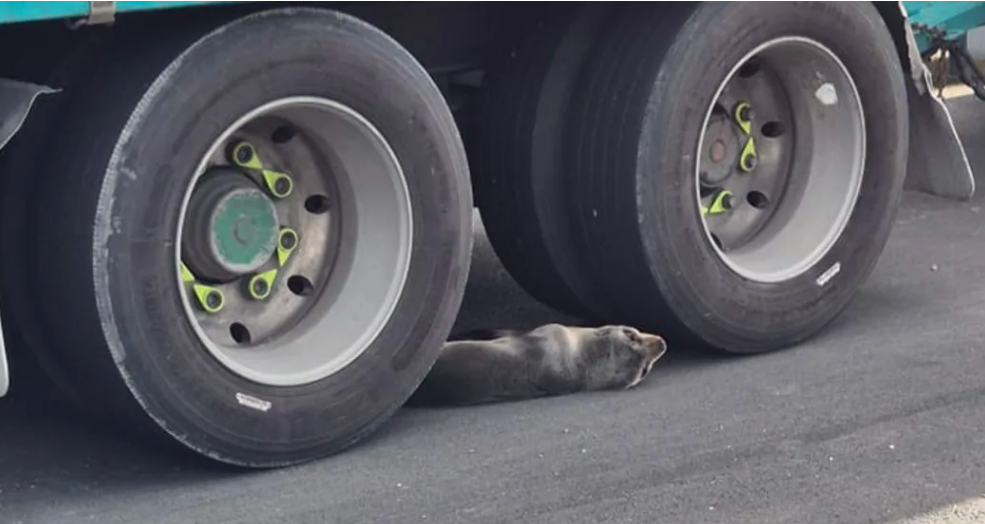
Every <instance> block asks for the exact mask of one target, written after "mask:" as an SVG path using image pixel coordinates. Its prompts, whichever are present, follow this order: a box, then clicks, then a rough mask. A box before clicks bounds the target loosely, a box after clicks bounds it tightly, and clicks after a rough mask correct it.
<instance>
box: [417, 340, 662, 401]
mask: <svg viewBox="0 0 985 524" xmlns="http://www.w3.org/2000/svg"><path fill="white" fill-rule="evenodd" d="M469 335H470V336H472V337H475V338H468V339H459V340H449V341H448V342H447V343H445V345H444V347H443V348H442V351H441V353H440V355H439V357H438V360H437V362H436V363H435V365H434V367H433V368H432V369H431V371H430V373H428V375H427V377H426V378H425V379H424V382H423V383H422V384H421V386H420V387H419V388H418V389H417V391H415V393H414V395H413V396H412V397H411V399H410V400H409V401H408V403H407V404H408V405H410V406H434V405H466V404H481V403H488V402H501V401H508V400H522V399H530V398H536V397H547V396H556V395H566V394H571V393H578V392H584V391H602V390H621V389H629V388H632V387H634V386H636V385H637V384H639V383H640V381H642V380H643V379H644V378H646V376H647V375H648V374H649V373H650V370H651V369H652V368H653V364H654V363H655V362H656V361H657V360H658V359H660V357H662V356H663V355H664V353H665V352H666V350H667V344H666V342H664V340H663V338H661V337H660V336H657V335H650V334H644V333H640V332H639V331H638V330H636V329H634V328H631V327H627V326H602V327H598V328H585V327H568V326H563V325H560V324H547V325H545V326H541V327H539V328H537V329H534V330H532V331H529V332H517V331H485V332H472V333H471V334H469ZM458 338H461V336H460V337H458Z"/></svg>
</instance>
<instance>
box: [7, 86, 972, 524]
mask: <svg viewBox="0 0 985 524" xmlns="http://www.w3.org/2000/svg"><path fill="white" fill-rule="evenodd" d="M951 105H952V107H953V110H954V112H955V119H956V121H957V122H958V125H959V129H960V130H961V133H962V135H963V138H964V139H965V140H966V143H967V144H968V145H969V148H970V150H969V154H970V156H971V159H972V162H973V164H974V165H975V166H976V167H977V168H978V169H980V170H983V172H985V148H981V147H979V149H977V150H976V149H975V146H976V145H981V144H985V123H983V122H982V121H980V120H978V119H979V118H982V117H985V104H982V103H980V102H977V101H975V100H973V99H971V98H965V99H961V100H957V101H954V102H952V104H951ZM980 195H982V193H980ZM983 202H985V196H979V197H976V199H975V200H974V201H973V202H971V203H967V204H960V203H954V202H950V201H945V200H942V199H939V198H935V197H931V196H928V195H923V194H907V195H906V198H905V206H904V209H903V210H902V211H901V213H900V216H899V221H898V225H897V227H896V229H895V231H894V233H893V236H892V239H891V241H890V244H889V246H888V248H887V250H886V252H885V254H884V256H883V257H882V260H881V262H880V264H879V267H878V268H877V270H876V272H875V274H874V275H873V277H872V278H871V279H870V281H869V282H868V284H867V285H866V286H865V288H864V289H863V290H862V292H861V293H860V295H859V296H858V298H857V299H856V300H855V301H854V302H853V304H852V305H851V307H850V308H849V310H848V311H847V312H846V314H844V315H843V316H842V317H841V318H840V319H839V320H838V321H837V322H835V323H834V324H833V325H831V326H830V328H829V329H827V330H826V331H825V332H824V333H823V334H821V335H820V336H819V337H817V338H816V339H814V340H812V341H811V342H809V343H806V344H803V345H802V346H799V347H797V348H794V349H791V350H788V351H783V352H780V353H773V354H769V355H762V356H756V357H747V358H711V357H707V356H703V357H694V356H689V355H688V352H687V351H686V348H671V350H670V353H669V356H668V357H667V358H666V360H665V361H662V362H661V364H660V365H658V366H657V368H656V369H655V370H654V374H653V375H651V377H650V378H649V379H648V380H647V382H645V383H644V384H643V385H642V386H641V387H639V388H638V389H636V390H634V391H630V392H620V393H602V394H590V395H574V396H570V397H564V398H557V399H548V400H538V401H530V402H521V403H512V404H500V405H493V406H487V407H481V408H462V409H447V410H418V411H412V410H404V411H402V412H401V413H400V414H398V416H397V417H396V418H395V419H393V421H392V422H391V423H389V424H387V425H386V427H385V428H384V429H383V431H381V432H380V433H379V434H377V435H376V436H375V437H373V438H371V439H370V440H368V441H366V442H364V443H363V444H362V445H360V446H358V447H356V448H354V449H352V450H350V451H348V452H346V453H344V454H342V455H339V456H336V457H334V458H331V459H327V460H323V461H319V462H316V463H312V464H308V465H305V466H301V467H297V468H291V469H285V470H277V471H265V472H230V471H228V470H226V469H224V468H217V467H213V466H211V465H210V464H209V463H207V462H205V461H202V460H197V459H194V458H190V457H189V456H186V455H183V454H175V453H173V452H164V451H161V450H159V449H156V448H152V447H149V446H146V445H143V444H142V443H140V442H135V441H133V440H132V439H131V438H129V437H127V436H126V435H120V434H118V433H115V432H111V431H106V430H102V429H100V428H97V427H95V426H94V425H93V424H92V423H89V422H87V421H86V420H84V419H80V418H78V417H74V416H70V415H67V414H65V413H64V412H62V411H60V408H58V407H57V406H55V405H54V404H51V403H50V402H48V401H45V400H39V399H36V398H32V397H31V395H27V394H25V393H23V391H24V388H22V389H21V393H20V394H15V395H14V396H13V398H11V399H9V400H8V401H0V524H14V523H20V522H23V523H29V524H34V523H40V524H77V523H85V522H98V523H101V524H111V523H127V524H130V523H140V524H165V523H168V524H193V523H203V524H204V523H208V524H219V523H223V524H225V523H229V524H232V523H292V524H293V523H297V524H302V523H335V522H339V523H356V522H367V523H380V524H382V523H388V522H393V523H399V524H408V523H412V522H422V523H431V522H449V523H450V522H470V523H471V522H475V523H485V522H504V523H512V522H523V523H524V524H533V523H558V524H562V523H563V524H574V523H593V524H594V523H599V522H618V523H630V522H646V523H652V522H660V523H687V524H698V523H718V522H729V523H750V524H768V523H781V522H782V523H792V524H809V523H823V524H834V523H863V522H878V523H890V522H894V521H897V520H899V519H902V518H905V517H912V516H915V515H919V514H922V513H925V512H928V511H931V510H934V509H937V508H941V507H945V506H948V505H949V504H953V503H957V502H960V501H963V500H965V499H969V498H974V497H977V496H980V495H982V494H985V431H983V429H985V351H983V346H985V212H983V210H982V205H983ZM568 320H570V319H565V318H564V317H562V316H561V315H559V314H557V313H555V312H552V311H551V310H549V309H547V308H545V307H543V306H541V305H539V304H537V303H535V302H533V301H532V300H531V299H530V298H528V297H527V296H526V295H525V294H524V293H523V292H522V291H520V290H519V289H518V288H517V286H516V284H515V283H513V282H512V281H511V280H510V279H509V278H508V276H506V275H505V273H504V272H503V270H502V268H501V267H500V266H499V265H498V262H497V261H496V259H495V256H494V255H493V253H492V251H491V249H490V247H489V245H488V243H487V242H486V241H485V238H484V237H483V236H482V234H481V226H480V227H477V242H476V250H475V262H474V269H473V271H472V277H471V280H470V283H469V288H468V292H467V297H466V300H465V305H464V308H463V310H462V313H461V317H460V320H459V327H461V328H470V327H475V326H490V325H491V326H514V325H522V326H530V325H536V324H540V323H544V322H549V321H562V322H564V321H568ZM27 389H28V390H29V389H30V388H27Z"/></svg>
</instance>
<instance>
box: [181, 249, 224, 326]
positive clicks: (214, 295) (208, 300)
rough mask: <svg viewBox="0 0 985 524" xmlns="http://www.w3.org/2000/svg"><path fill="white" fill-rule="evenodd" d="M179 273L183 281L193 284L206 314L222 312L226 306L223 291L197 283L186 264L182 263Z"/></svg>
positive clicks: (196, 296)
mask: <svg viewBox="0 0 985 524" xmlns="http://www.w3.org/2000/svg"><path fill="white" fill-rule="evenodd" d="M179 271H180V272H181V281H182V282H184V283H186V284H191V287H192V292H193V293H195V298H197V299H198V305H199V306H200V307H201V308H202V309H203V310H204V311H205V312H206V313H212V314H215V313H218V312H220V311H222V308H223V306H225V305H226V297H225V295H223V294H222V290H221V289H218V288H215V287H212V286H208V285H205V284H200V283H198V282H196V281H195V275H193V274H192V272H191V271H190V270H189V269H188V266H186V265H185V263H184V262H181V263H180V265H179Z"/></svg>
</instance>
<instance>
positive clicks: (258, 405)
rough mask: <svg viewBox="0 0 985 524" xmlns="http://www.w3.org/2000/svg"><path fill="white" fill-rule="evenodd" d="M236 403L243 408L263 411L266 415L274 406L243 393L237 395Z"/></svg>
mask: <svg viewBox="0 0 985 524" xmlns="http://www.w3.org/2000/svg"><path fill="white" fill-rule="evenodd" d="M236 401H237V402H239V403H240V405H242V406H246V407H248V408H253V409H255V410H257V411H263V412H264V413H266V412H267V410H268V409H270V406H272V405H273V404H271V403H270V402H268V401H266V400H261V399H258V398H256V397H254V396H250V395H245V394H243V393H236Z"/></svg>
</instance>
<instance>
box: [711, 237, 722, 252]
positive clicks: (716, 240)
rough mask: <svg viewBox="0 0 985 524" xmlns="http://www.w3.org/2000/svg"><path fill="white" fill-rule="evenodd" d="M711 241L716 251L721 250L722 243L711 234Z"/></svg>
mask: <svg viewBox="0 0 985 524" xmlns="http://www.w3.org/2000/svg"><path fill="white" fill-rule="evenodd" d="M711 241H712V242H714V243H715V247H717V248H718V249H722V241H721V240H720V239H719V238H718V235H716V234H714V233H712V234H711Z"/></svg>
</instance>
